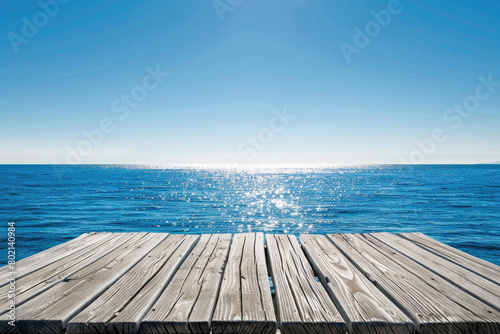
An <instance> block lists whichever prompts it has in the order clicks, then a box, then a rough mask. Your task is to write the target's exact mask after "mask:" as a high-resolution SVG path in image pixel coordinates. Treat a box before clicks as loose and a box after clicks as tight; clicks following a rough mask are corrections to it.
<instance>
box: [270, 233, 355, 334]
mask: <svg viewBox="0 0 500 334" xmlns="http://www.w3.org/2000/svg"><path fill="white" fill-rule="evenodd" d="M266 243H267V250H268V254H269V260H270V265H271V272H272V277H273V284H274V289H275V294H276V304H277V308H278V322H279V326H280V330H281V332H282V333H283V334H287V333H345V332H346V328H347V327H346V323H345V321H344V320H343V319H342V316H341V315H340V313H339V311H338V310H337V308H336V307H335V305H334V304H333V302H332V300H331V299H330V297H329V296H328V292H327V291H326V290H325V289H324V288H323V286H322V285H321V283H320V282H317V281H316V280H315V277H314V273H313V269H312V268H311V266H310V264H309V262H308V261H307V258H306V256H305V255H304V253H303V252H302V249H301V247H300V245H299V243H298V241H297V239H296V238H295V237H294V236H289V235H272V234H267V235H266Z"/></svg>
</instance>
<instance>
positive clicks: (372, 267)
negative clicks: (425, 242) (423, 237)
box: [328, 234, 500, 333]
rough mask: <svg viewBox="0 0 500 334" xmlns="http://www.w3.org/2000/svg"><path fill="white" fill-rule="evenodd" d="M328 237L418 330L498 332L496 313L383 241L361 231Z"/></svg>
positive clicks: (420, 331) (425, 331)
mask: <svg viewBox="0 0 500 334" xmlns="http://www.w3.org/2000/svg"><path fill="white" fill-rule="evenodd" d="M328 237H329V238H330V239H331V240H332V241H333V242H334V243H335V244H336V245H337V247H338V248H339V249H340V250H341V251H342V252H343V253H344V254H345V255H346V257H347V258H349V260H350V261H351V262H352V263H354V264H355V265H356V266H357V267H358V269H360V271H361V272H362V273H363V274H364V275H365V276H366V277H368V278H369V279H370V280H371V281H372V282H373V283H374V284H375V285H376V286H377V287H378V288H379V289H380V290H381V291H382V292H384V293H385V294H386V295H387V296H388V297H389V298H390V299H391V300H392V301H393V302H394V303H396V304H397V305H398V306H399V307H400V308H401V309H402V310H404V311H405V313H406V314H407V315H408V316H409V317H410V318H411V319H413V320H414V322H415V324H416V326H417V329H418V331H419V333H455V332H457V333H498V332H499V327H498V326H499V320H500V319H499V318H498V317H499V315H498V312H497V311H496V310H494V309H493V308H491V307H489V306H488V305H486V304H484V303H482V302H481V301H479V300H477V299H476V298H474V297H472V296H471V295H469V294H467V293H466V292H464V291H463V290H461V289H459V288H458V287H456V286H454V285H452V284H450V283H449V282H448V281H447V280H445V279H443V278H441V277H439V276H438V275H435V274H434V273H433V272H431V271H429V270H427V269H426V268H424V267H422V266H421V265H419V264H417V263H415V262H413V261H412V260H409V259H408V258H407V257H406V256H404V255H403V254H400V253H399V252H397V251H395V250H394V249H392V248H391V247H389V246H388V245H385V244H384V243H382V242H379V244H374V243H372V242H370V240H368V239H367V238H366V237H365V236H363V235H360V234H329V235H328Z"/></svg>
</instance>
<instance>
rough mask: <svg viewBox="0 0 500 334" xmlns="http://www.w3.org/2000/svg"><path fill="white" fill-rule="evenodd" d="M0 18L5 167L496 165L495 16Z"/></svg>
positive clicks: (11, 7)
mask: <svg viewBox="0 0 500 334" xmlns="http://www.w3.org/2000/svg"><path fill="white" fill-rule="evenodd" d="M230 4H233V5H230ZM0 17H1V19H0V28H1V31H2V35H1V36H2V37H1V41H0V54H1V59H2V61H1V63H0V66H1V73H2V76H1V77H0V97H1V99H0V163H47V164H51V163H116V164H121V163H133V164H209V163H214V164H280V163H290V164H301V163H306V164H375V163H405V162H409V163H477V162H490V161H500V131H499V126H500V110H499V106H500V61H499V59H500V3H499V2H496V1H477V2H472V1H463V0H462V1H451V0H443V1H431V0H420V1H408V0H401V1H400V2H399V3H398V1H397V0H391V1H381V0H364V1H361V0H349V1H345V0H344V1H328V0H315V1H306V0H276V1H261V0H259V1H257V0H255V1H249V0H242V1H237V0H232V1H229V0H216V1H198V0H197V1H194V0H193V1H159V0H153V1H148V2H139V1H130V0H122V1H100V2H98V3H96V2H88V1H70V0H64V1H63V0H59V2H56V0H42V1H40V2H39V1H27V0H20V1H9V2H4V3H3V4H1V5H0ZM360 32H361V33H360ZM167 73H168V75H167Z"/></svg>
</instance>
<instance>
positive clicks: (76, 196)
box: [0, 165, 500, 265]
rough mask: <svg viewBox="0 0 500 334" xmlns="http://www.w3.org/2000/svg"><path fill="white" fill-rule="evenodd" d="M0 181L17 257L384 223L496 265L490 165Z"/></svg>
mask: <svg viewBox="0 0 500 334" xmlns="http://www.w3.org/2000/svg"><path fill="white" fill-rule="evenodd" d="M0 189H1V192H0V222H1V225H0V229H1V228H2V227H1V226H2V225H3V226H4V227H3V229H4V233H1V232H0V235H2V242H3V245H4V247H5V248H7V241H6V237H7V227H8V222H15V226H16V235H17V240H16V251H17V257H18V259H20V258H24V257H26V256H29V255H31V254H34V253H37V252H39V251H41V250H44V249H46V248H49V247H52V246H54V245H56V244H59V243H62V242H65V241H67V240H69V239H71V238H74V237H76V236H78V235H80V234H82V233H85V232H91V231H111V232H118V231H121V232H134V231H149V232H170V233H215V232H245V231H262V232H269V233H293V234H297V235H298V234H300V233H329V232H332V233H335V232H377V231H388V232H422V233H425V234H427V235H429V236H431V237H433V238H435V239H437V240H440V241H442V242H445V243H447V244H449V245H451V246H453V247H457V248H459V249H461V250H464V251H466V252H468V253H470V254H473V255H475V256H478V257H481V258H483V259H486V260H488V261H491V262H494V263H496V264H499V265H500V165H443V166H436V165H433V166H363V167H348V168H347V167H346V168H331V169H305V170H300V169H278V170H277V169H267V170H257V171H231V170H223V169H219V170H216V169H212V170H209V169H205V170H203V169H154V168H145V167H137V166H74V167H67V166H60V167H58V168H56V169H54V167H53V166H39V165H38V166H36V165H21V166H19V165H17V166H8V165H3V166H1V165H0ZM6 258H7V250H5V256H4V257H0V259H1V261H2V262H1V263H2V264H5V263H6Z"/></svg>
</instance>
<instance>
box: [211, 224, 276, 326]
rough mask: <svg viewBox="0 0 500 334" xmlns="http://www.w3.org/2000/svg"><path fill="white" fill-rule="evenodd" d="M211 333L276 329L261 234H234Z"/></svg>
mask: <svg viewBox="0 0 500 334" xmlns="http://www.w3.org/2000/svg"><path fill="white" fill-rule="evenodd" d="M212 332H213V333H235V334H236V333H241V334H252V333H255V334H258V333H275V332H276V317H275V314H274V306H273V301H272V296H271V288H270V286H269V276H268V272H267V264H266V257H265V252H264V235H263V234H262V233H246V234H243V233H242V234H236V235H234V237H233V241H232V243H231V249H230V252H229V258H228V260H227V265H226V268H225V271H224V278H223V281H222V286H221V290H220V294H219V299H218V302H217V306H216V310H215V313H214V316H213V320H212Z"/></svg>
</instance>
